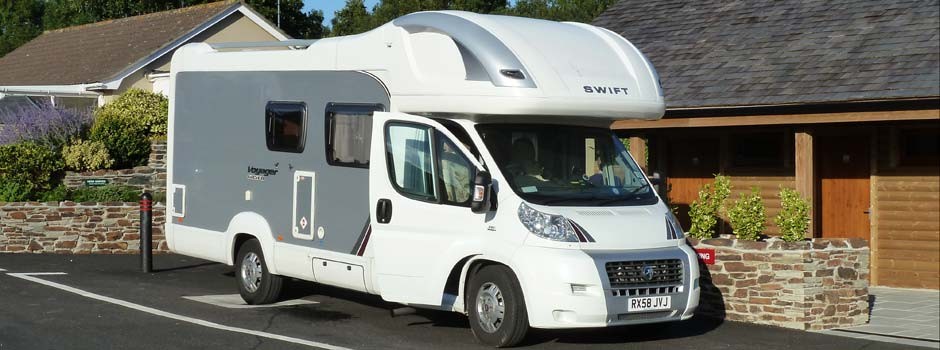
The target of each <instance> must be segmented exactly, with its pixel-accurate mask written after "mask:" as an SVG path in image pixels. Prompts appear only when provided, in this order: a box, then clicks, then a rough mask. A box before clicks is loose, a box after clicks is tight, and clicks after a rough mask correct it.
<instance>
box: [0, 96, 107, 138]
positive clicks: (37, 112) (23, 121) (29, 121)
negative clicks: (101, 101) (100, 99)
mask: <svg viewBox="0 0 940 350" xmlns="http://www.w3.org/2000/svg"><path fill="white" fill-rule="evenodd" d="M91 122H92V116H91V110H90V109H89V110H77V109H64V108H57V107H55V106H52V105H51V104H49V103H40V104H38V105H37V106H33V105H22V106H17V107H13V108H11V109H7V110H3V111H0V145H7V144H12V143H17V142H22V141H35V142H38V143H40V144H44V145H47V146H49V147H52V148H59V147H62V146H63V145H65V144H67V143H68V142H69V139H70V138H72V137H75V136H81V134H82V133H84V132H85V131H87V130H88V128H89V127H90V126H91Z"/></svg>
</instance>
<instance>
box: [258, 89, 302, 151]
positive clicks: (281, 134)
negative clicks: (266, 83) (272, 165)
mask: <svg viewBox="0 0 940 350" xmlns="http://www.w3.org/2000/svg"><path fill="white" fill-rule="evenodd" d="M306 119H307V106H306V104H304V103H303V102H268V105H267V106H266V107H265V113H264V122H265V129H266V134H267V137H266V138H267V145H268V149H269V150H272V151H279V152H294V153H301V152H303V151H304V140H305V136H306V132H305V130H306Z"/></svg>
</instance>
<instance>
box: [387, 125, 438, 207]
mask: <svg viewBox="0 0 940 350" xmlns="http://www.w3.org/2000/svg"><path fill="white" fill-rule="evenodd" d="M386 133H387V134H386V135H385V152H386V158H387V161H388V166H389V169H388V170H389V176H390V177H391V178H392V184H394V185H395V187H396V189H398V191H399V192H401V193H402V194H404V195H406V196H409V197H412V198H416V199H420V200H425V201H435V200H436V199H437V196H436V195H435V193H437V191H436V188H435V181H434V178H435V176H434V167H433V166H432V162H431V159H432V158H431V144H430V143H431V140H430V137H431V129H430V128H429V127H427V126H423V125H416V124H390V125H389V126H388V128H387V129H386Z"/></svg>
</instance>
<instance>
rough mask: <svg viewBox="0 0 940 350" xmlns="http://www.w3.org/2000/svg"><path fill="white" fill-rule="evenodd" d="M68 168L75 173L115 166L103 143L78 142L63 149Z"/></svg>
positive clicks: (63, 156)
mask: <svg viewBox="0 0 940 350" xmlns="http://www.w3.org/2000/svg"><path fill="white" fill-rule="evenodd" d="M62 158H63V159H64V160H65V166H66V168H68V169H70V170H75V171H91V170H98V169H105V168H108V167H110V166H111V165H112V164H114V160H113V159H111V155H110V154H108V148H107V147H105V146H104V143H102V142H101V141H84V140H77V141H75V142H73V143H72V144H71V145H68V146H65V147H64V148H63V149H62Z"/></svg>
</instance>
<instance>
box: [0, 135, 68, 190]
mask: <svg viewBox="0 0 940 350" xmlns="http://www.w3.org/2000/svg"><path fill="white" fill-rule="evenodd" d="M62 169H63V162H62V157H61V156H60V155H59V153H58V152H56V151H55V150H53V149H51V148H49V147H48V146H44V145H41V144H39V143H36V142H33V141H26V142H20V143H15V144H11V145H3V146H0V201H4V202H13V201H23V200H27V199H32V198H33V196H34V195H35V194H37V193H41V192H45V191H48V190H50V189H52V187H53V183H54V182H56V181H57V180H58V179H59V176H60V175H61V173H62Z"/></svg>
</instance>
